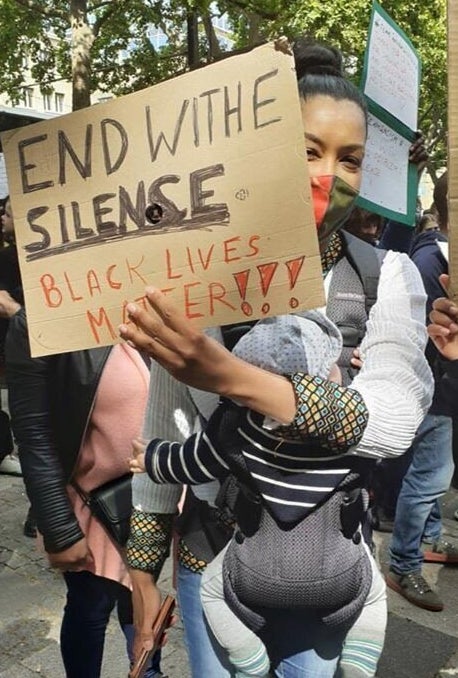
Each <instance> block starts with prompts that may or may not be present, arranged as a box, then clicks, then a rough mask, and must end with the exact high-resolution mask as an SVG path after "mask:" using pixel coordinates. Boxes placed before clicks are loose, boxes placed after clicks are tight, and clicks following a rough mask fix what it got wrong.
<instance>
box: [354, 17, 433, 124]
mask: <svg viewBox="0 0 458 678" xmlns="http://www.w3.org/2000/svg"><path fill="white" fill-rule="evenodd" d="M368 49H369V59H368V64H367V66H368V72H367V77H366V83H365V88H364V93H365V94H366V96H368V97H369V98H370V99H372V101H374V102H375V103H376V104H378V105H379V106H381V107H382V108H384V109H385V110H386V111H388V112H389V113H391V114H392V115H393V116H394V117H395V118H397V119H398V120H400V121H401V122H403V123H404V124H405V125H407V127H409V128H410V129H412V130H416V129H417V127H418V125H417V119H418V113H417V112H418V88H419V75H420V74H419V71H420V69H419V61H418V57H417V55H416V54H415V51H414V50H413V48H412V47H411V46H410V44H409V43H408V42H406V40H404V39H403V37H402V36H401V35H400V34H399V32H398V30H396V29H395V27H394V26H392V25H391V24H390V23H389V22H388V21H386V19H385V18H384V17H382V16H381V15H380V14H378V13H376V14H375V16H374V23H373V26H372V32H371V36H370V41H369V46H368Z"/></svg>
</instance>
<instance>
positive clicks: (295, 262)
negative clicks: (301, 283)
mask: <svg viewBox="0 0 458 678" xmlns="http://www.w3.org/2000/svg"><path fill="white" fill-rule="evenodd" d="M304 261H305V256H303V257H299V258H298V259H291V260H290V261H286V262H285V263H286V268H287V269H288V276H289V289H290V290H292V289H293V287H294V285H295V284H296V283H297V279H298V277H299V273H300V272H301V270H302V266H303V265H304ZM289 305H290V307H291V308H297V307H298V306H299V299H297V298H296V297H291V299H290V300H289Z"/></svg>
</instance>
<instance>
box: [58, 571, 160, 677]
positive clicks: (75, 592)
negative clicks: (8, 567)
mask: <svg viewBox="0 0 458 678" xmlns="http://www.w3.org/2000/svg"><path fill="white" fill-rule="evenodd" d="M64 579H65V583H66V584H67V602H66V605H65V609H64V616H63V619H62V626H61V633H60V642H61V652H62V659H63V662H64V666H65V672H66V676H67V678H100V672H101V667H102V657H103V648H104V643H105V631H106V628H107V625H108V621H109V618H110V614H111V612H112V611H113V610H114V608H115V606H116V607H117V614H118V621H119V625H120V627H121V629H122V631H123V633H124V636H125V637H126V645H127V653H128V656H129V660H132V645H133V637H134V629H133V612H132V595H131V592H130V591H129V589H127V588H126V587H125V586H122V585H121V584H118V583H117V582H115V581H112V580H111V579H106V578H105V577H98V576H97V575H95V574H92V573H91V572H86V571H83V572H65V573H64ZM159 661H160V653H159V652H158V653H156V654H155V655H154V657H153V662H152V664H151V666H150V667H148V670H147V672H146V674H145V678H152V677H153V676H154V675H156V672H159V670H160V669H159ZM126 674H127V671H126Z"/></svg>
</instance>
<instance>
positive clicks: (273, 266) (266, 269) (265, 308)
mask: <svg viewBox="0 0 458 678" xmlns="http://www.w3.org/2000/svg"><path fill="white" fill-rule="evenodd" d="M277 268H278V262H277V261H273V262H271V263H270V264H260V265H259V266H257V269H258V272H259V277H260V278H261V292H262V296H263V297H265V296H266V295H267V292H268V291H269V288H270V285H271V283H272V278H273V277H274V273H275V271H276V270H277ZM261 311H262V312H263V313H264V314H266V313H269V311H270V304H268V303H267V302H266V303H265V304H263V305H262V309H261Z"/></svg>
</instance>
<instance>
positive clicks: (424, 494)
mask: <svg viewBox="0 0 458 678" xmlns="http://www.w3.org/2000/svg"><path fill="white" fill-rule="evenodd" d="M447 181H448V179H447V172H445V173H444V174H443V175H442V176H441V177H440V178H439V180H438V182H437V183H436V186H435V187H434V203H435V205H436V207H437V210H438V215H439V226H440V231H439V232H436V231H434V230H427V231H424V232H423V233H420V234H419V235H417V236H416V237H415V239H414V241H413V243H412V249H411V258H412V261H413V262H414V263H415V264H416V266H417V267H418V270H419V271H420V274H421V276H422V279H423V283H424V285H425V289H426V293H427V295H428V303H427V313H429V312H430V311H431V308H432V304H433V302H434V301H435V299H437V298H438V297H441V296H442V295H443V289H442V287H441V285H440V282H439V277H440V275H441V274H444V273H446V272H447V268H448V264H447V260H446V258H445V257H444V255H443V253H442V252H441V249H440V246H439V244H440V243H441V242H442V243H446V241H447V237H446V234H447V228H448V207H447ZM425 320H426V319H425ZM426 357H427V359H428V362H429V364H430V366H431V368H432V369H433V373H434V377H435V386H436V387H435V391H434V397H433V402H432V405H431V408H430V410H429V412H428V414H427V415H426V417H425V419H424V421H423V423H422V424H421V426H420V428H419V430H418V433H417V436H416V438H415V440H414V442H413V445H412V449H411V455H412V461H411V463H410V466H409V468H408V469H407V471H406V474H405V476H404V479H403V482H402V486H401V491H400V493H399V497H398V501H397V505H396V514H395V519H394V526H393V535H392V539H391V544H390V569H389V572H388V574H387V576H386V581H387V584H388V586H389V587H390V588H391V589H393V590H394V591H396V592H397V593H399V594H400V595H402V596H403V597H404V598H406V599H407V600H409V601H410V602H411V603H413V604H414V605H417V606H418V607H422V608H424V609H426V610H430V611H434V612H435V611H440V610H442V609H443V607H444V603H443V601H442V600H441V598H440V597H439V595H438V593H437V592H436V591H434V590H433V589H432V588H431V587H430V585H429V584H428V582H427V581H426V579H425V578H424V577H423V574H422V571H421V567H422V563H423V562H432V563H452V564H453V563H458V548H457V546H456V545H455V544H454V543H452V542H450V541H447V540H446V539H444V538H443V537H442V535H441V532H442V520H441V510H440V504H439V499H440V498H441V497H442V496H443V495H444V494H445V493H446V492H447V490H448V489H449V487H450V481H451V478H452V475H453V468H454V467H453V453H452V420H451V416H450V407H449V404H448V402H447V401H446V400H445V399H444V395H443V390H442V388H441V386H440V384H441V375H440V372H438V369H437V365H436V359H437V349H436V348H435V346H434V344H433V343H432V342H429V343H428V346H427V348H426Z"/></svg>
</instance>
